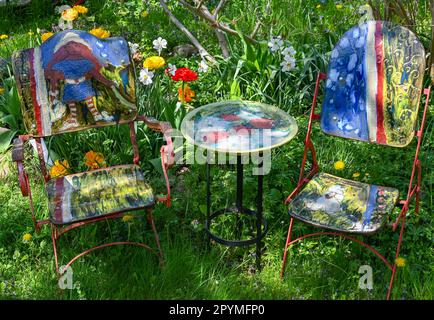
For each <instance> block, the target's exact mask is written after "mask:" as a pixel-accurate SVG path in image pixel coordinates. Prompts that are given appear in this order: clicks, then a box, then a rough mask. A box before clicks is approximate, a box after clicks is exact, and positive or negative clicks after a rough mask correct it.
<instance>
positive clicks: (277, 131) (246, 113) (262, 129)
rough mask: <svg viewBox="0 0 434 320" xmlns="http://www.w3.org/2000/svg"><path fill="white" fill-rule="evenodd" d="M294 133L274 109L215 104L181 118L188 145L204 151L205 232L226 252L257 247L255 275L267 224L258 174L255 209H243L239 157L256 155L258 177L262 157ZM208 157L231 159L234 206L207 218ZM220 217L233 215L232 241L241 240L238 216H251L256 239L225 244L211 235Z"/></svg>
mask: <svg viewBox="0 0 434 320" xmlns="http://www.w3.org/2000/svg"><path fill="white" fill-rule="evenodd" d="M297 131H298V127H297V122H296V121H295V119H294V118H293V117H291V116H290V115H288V114H287V113H285V112H284V111H282V110H280V109H279V108H276V107H274V106H271V105H267V104H263V103H259V102H252V101H239V100H237V101H223V102H216V103H211V104H207V105H204V106H202V107H199V108H197V109H194V110H193V111H191V112H189V113H188V114H187V115H186V117H185V118H184V120H183V121H182V124H181V132H182V134H183V136H184V137H185V139H186V140H187V142H188V143H191V144H193V145H196V146H197V147H200V148H203V149H205V150H206V151H207V161H206V165H207V168H206V180H207V187H206V190H207V196H206V202H207V210H206V211H207V219H206V222H205V230H206V232H207V233H208V235H209V237H210V238H211V239H213V240H214V241H216V242H218V243H220V244H223V245H226V246H231V247H238V246H247V245H251V244H255V243H256V265H257V269H258V270H260V269H261V240H262V238H263V237H264V236H265V234H266V233H267V223H266V220H265V219H263V212H262V211H263V210H262V200H263V196H262V185H263V181H262V180H263V172H259V173H258V190H257V198H256V206H257V208H256V211H253V210H250V209H248V208H246V207H244V206H243V161H242V160H243V159H242V157H243V156H245V155H247V156H252V157H253V155H257V159H259V161H260V162H259V161H258V163H257V165H258V171H261V170H262V169H263V165H264V161H263V160H264V159H263V155H264V153H265V152H270V150H271V149H272V148H275V147H278V146H281V145H283V144H285V143H287V142H289V141H290V140H291V139H292V138H294V136H295V135H296V133H297ZM210 152H214V153H216V152H217V153H222V154H225V155H227V154H229V155H232V156H236V164H237V195H236V205H235V207H230V208H223V209H220V210H217V211H215V212H213V213H211V212H210V211H211V209H210V208H211V191H210V165H211V163H210V162H211V161H210V158H209V153H210ZM270 158H271V157H270ZM219 159H220V156H219ZM225 159H226V157H225ZM252 159H253V158H252ZM225 214H236V215H237V217H236V224H237V229H238V230H237V235H241V228H242V220H241V215H243V214H244V215H252V216H253V215H256V221H255V223H256V235H255V236H254V237H252V238H250V239H244V240H226V239H223V238H222V237H219V236H217V235H215V234H214V233H212V232H211V225H212V222H213V220H214V219H215V218H217V217H218V216H222V215H225Z"/></svg>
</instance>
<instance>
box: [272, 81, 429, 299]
mask: <svg viewBox="0 0 434 320" xmlns="http://www.w3.org/2000/svg"><path fill="white" fill-rule="evenodd" d="M326 78H327V75H326V74H324V73H319V74H318V77H317V79H316V85H315V92H314V96H313V101H312V107H311V112H310V117H309V124H308V129H307V133H306V139H305V140H304V153H303V158H302V162H301V169H300V176H299V179H298V184H297V186H296V188H295V189H294V190H293V191H292V193H291V194H290V195H289V196H288V198H286V200H285V204H288V203H289V202H290V201H291V200H293V199H294V197H295V196H296V195H297V194H298V193H299V192H300V191H301V190H302V189H303V188H304V186H305V185H306V184H307V183H308V182H309V181H310V180H311V179H312V177H313V176H314V175H315V174H316V173H317V172H318V171H319V166H318V162H317V159H316V152H315V147H314V145H313V142H312V139H311V133H312V125H313V122H314V121H315V120H319V119H320V114H316V113H315V107H316V104H317V98H318V91H319V87H320V84H321V81H322V80H325V79H326ZM423 93H424V94H425V96H426V100H425V106H424V109H423V115H422V120H421V125H420V129H419V130H417V131H416V132H415V136H416V138H417V147H416V152H415V156H414V161H413V167H412V172H411V177H410V182H409V187H408V192H407V196H406V198H405V199H404V200H401V201H399V204H401V205H402V206H403V207H402V209H401V212H400V214H399V215H398V217H397V219H396V221H395V222H394V223H393V225H392V229H393V231H396V229H397V227H398V225H399V223H401V229H400V232H399V239H398V245H397V248H396V252H395V260H396V258H398V257H399V252H400V250H401V245H402V241H403V236H404V228H405V221H406V216H407V213H408V210H409V205H410V202H411V200H412V199H413V197H415V198H416V204H415V213H416V214H418V213H419V208H420V187H421V181H422V167H421V162H420V160H419V152H420V147H421V144H422V138H423V131H424V128H425V120H426V114H427V111H428V103H429V98H430V93H431V87H429V88H426V89H424V91H423ZM309 152H310V153H311V161H312V166H311V168H310V170H309V172H308V173H307V174H305V166H306V162H307V158H308V153H309ZM415 179H417V181H416V183H414V182H415ZM294 221H295V219H294V218H293V217H291V220H290V222H289V228H288V234H287V238H286V244H285V251H284V253H283V262H282V270H281V272H280V277H281V278H282V279H283V277H284V274H285V267H286V262H287V257H288V256H287V255H288V248H289V246H291V245H293V244H295V243H297V242H299V241H301V240H304V239H306V238H310V237H316V236H322V235H327V236H337V237H341V238H345V239H348V240H350V241H353V242H355V243H358V244H360V245H361V246H363V247H365V248H367V249H368V250H370V251H371V252H372V253H373V254H375V256H377V257H378V258H379V259H380V260H381V261H383V263H384V264H385V265H386V266H387V267H388V268H389V269H390V270H391V271H392V275H391V278H390V283H389V289H388V292H387V295H386V299H387V300H389V299H390V297H391V294H392V289H393V283H394V280H395V275H396V268H397V266H396V263H395V260H394V261H393V262H389V261H388V260H387V259H386V258H385V256H384V255H382V254H380V253H379V252H378V251H377V250H376V249H375V248H373V247H372V246H370V245H368V244H366V243H365V242H363V241H361V240H359V239H357V238H355V237H352V236H349V235H347V234H345V233H343V232H316V233H310V234H306V235H303V236H300V237H298V238H296V239H294V240H292V238H291V236H292V230H293V226H294Z"/></svg>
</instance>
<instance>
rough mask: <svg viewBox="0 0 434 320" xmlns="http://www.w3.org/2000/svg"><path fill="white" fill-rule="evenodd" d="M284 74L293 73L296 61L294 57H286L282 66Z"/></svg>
mask: <svg viewBox="0 0 434 320" xmlns="http://www.w3.org/2000/svg"><path fill="white" fill-rule="evenodd" d="M280 66H281V67H282V71H283V72H288V71H291V70H292V69H294V68H295V59H294V57H292V56H285V57H284V58H283V61H282V63H281V64H280Z"/></svg>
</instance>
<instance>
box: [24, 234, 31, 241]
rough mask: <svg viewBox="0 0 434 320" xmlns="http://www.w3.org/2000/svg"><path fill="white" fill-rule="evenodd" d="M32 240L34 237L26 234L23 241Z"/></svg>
mask: <svg viewBox="0 0 434 320" xmlns="http://www.w3.org/2000/svg"><path fill="white" fill-rule="evenodd" d="M31 239H32V235H31V234H30V233H26V234H24V235H23V241H24V242H28V241H30V240H31Z"/></svg>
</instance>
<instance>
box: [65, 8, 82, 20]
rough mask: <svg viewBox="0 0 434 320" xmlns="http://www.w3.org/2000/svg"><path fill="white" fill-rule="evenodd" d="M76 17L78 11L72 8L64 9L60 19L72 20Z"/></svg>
mask: <svg viewBox="0 0 434 320" xmlns="http://www.w3.org/2000/svg"><path fill="white" fill-rule="evenodd" d="M77 17H78V11H77V10H75V9H74V8H70V9H66V10H65V11H63V12H62V19H63V20H65V21H74V20H75V19H77Z"/></svg>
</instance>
